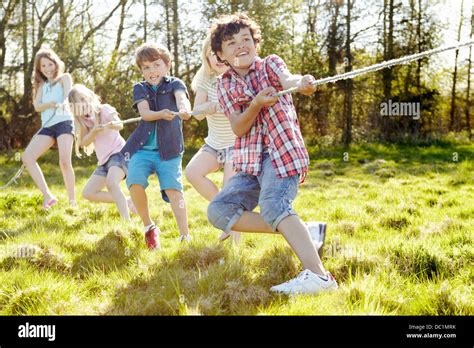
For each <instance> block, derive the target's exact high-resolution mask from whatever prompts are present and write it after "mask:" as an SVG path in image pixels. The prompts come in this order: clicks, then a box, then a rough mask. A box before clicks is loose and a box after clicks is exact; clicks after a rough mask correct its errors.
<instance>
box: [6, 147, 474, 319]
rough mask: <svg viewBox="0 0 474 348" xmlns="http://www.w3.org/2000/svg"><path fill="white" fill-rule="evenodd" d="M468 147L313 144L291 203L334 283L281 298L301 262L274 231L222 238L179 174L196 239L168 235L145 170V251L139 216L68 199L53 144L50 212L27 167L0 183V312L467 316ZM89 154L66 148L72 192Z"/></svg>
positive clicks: (473, 216)
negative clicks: (235, 243)
mask: <svg viewBox="0 0 474 348" xmlns="http://www.w3.org/2000/svg"><path fill="white" fill-rule="evenodd" d="M473 153H474V145H473V144H467V143H452V142H439V143H436V144H435V145H431V146H417V147H416V146H403V145H389V146H384V145H376V144H373V145H360V146H356V147H353V148H352V149H351V150H350V151H348V156H349V158H346V159H348V160H347V161H344V158H343V150H342V149H340V150H338V149H334V148H332V149H319V148H317V147H311V148H310V154H311V158H312V162H311V172H310V175H309V178H308V179H307V181H306V183H305V184H304V185H303V186H301V187H300V190H299V195H298V198H297V200H296V202H295V209H296V211H297V212H299V213H300V215H301V217H302V218H303V219H304V220H306V221H309V220H319V221H326V222H327V223H328V235H327V239H326V247H325V254H324V257H323V262H324V264H325V266H326V267H327V268H328V269H329V270H330V271H331V272H332V273H333V274H334V275H335V277H336V278H337V280H338V282H339V285H340V290H339V291H337V292H333V293H329V294H322V295H319V296H295V297H286V296H280V295H275V294H272V293H271V292H270V291H269V288H270V286H272V285H275V284H277V283H281V282H283V281H286V280H288V279H289V278H291V277H294V276H295V275H296V274H297V273H298V272H299V271H301V266H300V264H299V262H298V260H297V259H296V257H295V256H294V254H293V253H292V252H291V250H290V249H289V247H288V246H287V245H286V243H285V241H284V239H283V238H282V237H281V236H277V235H258V234H245V235H244V236H243V241H242V244H241V245H240V247H232V246H231V244H229V243H224V244H222V243H221V244H219V243H218V242H217V237H218V235H219V231H218V230H216V229H215V228H213V227H212V226H211V225H210V224H209V223H208V222H207V218H206V208H207V202H205V201H204V200H203V199H202V198H201V197H200V196H199V195H198V194H197V192H196V191H195V190H194V189H193V188H192V187H191V186H190V185H189V184H188V183H186V184H185V193H186V201H187V205H188V212H189V225H190V230H191V233H192V234H193V235H194V240H193V241H192V242H191V243H189V244H186V245H182V244H179V242H178V240H177V238H178V230H177V226H176V223H175V221H174V219H173V216H172V213H171V208H170V206H169V205H166V204H165V203H164V202H163V201H162V200H161V198H160V195H159V189H158V183H157V180H156V178H153V179H152V180H151V185H150V187H149V189H148V194H149V195H150V205H151V212H152V217H153V219H154V220H155V221H156V222H158V224H159V226H160V228H161V230H162V232H163V233H162V236H161V243H162V249H161V251H159V252H155V253H151V252H149V251H148V250H146V248H145V245H144V241H143V233H142V227H141V224H140V221H139V218H138V217H137V216H133V218H132V222H131V223H130V224H127V223H124V222H122V221H121V220H120V218H119V215H118V212H117V210H116V208H115V206H114V205H106V204H93V203H89V202H87V201H85V200H83V199H79V209H78V210H76V211H73V210H71V209H69V208H68V204H67V197H66V193H65V189H64V186H63V183H62V177H61V173H60V170H59V167H58V165H57V153H56V152H50V153H49V154H48V155H47V156H46V157H45V158H43V159H42V160H41V161H40V165H41V166H42V168H43V170H44V172H45V175H46V178H47V181H48V183H49V184H50V187H51V189H52V191H53V193H54V194H56V195H57V196H58V197H59V198H60V203H59V204H58V205H57V206H55V207H54V208H53V209H52V210H51V211H50V212H43V211H42V210H41V203H42V197H41V195H40V193H39V191H38V190H37V189H35V188H34V187H33V183H32V181H31V179H30V178H29V176H28V175H27V174H25V175H23V177H22V178H21V179H20V180H19V181H18V183H17V184H16V185H13V186H11V187H10V188H8V189H7V190H4V191H0V208H1V217H0V314H2V315H11V314H14V315H40V314H46V315H55V314H59V315H62V314H63V315H64V314H84V315H155V314H160V315H199V314H203V315H220V314H226V315H261V314H263V315H283V314H289V315H332V314H336V315H353V314H383V315H395V314H396V315H473V314H474V298H473V294H472V284H473V283H474V282H473V280H474V271H473V264H474V262H473V261H474V249H473V233H472V232H473V231H474V185H473V184H474V174H473V173H474V158H473ZM191 154H192V151H188V152H187V154H186V159H189V157H190V156H191ZM456 156H457V158H456ZM456 159H457V161H456ZM94 162H95V159H94V158H90V159H81V160H79V159H77V158H75V159H74V166H75V170H76V179H77V193H78V195H79V194H80V190H81V189H82V187H83V186H84V184H85V181H86V180H87V177H88V176H89V175H90V173H92V171H93V168H94V167H95V164H94ZM18 166H19V162H15V154H3V155H2V156H0V168H1V176H0V180H1V181H3V182H0V185H2V184H4V182H5V181H6V180H7V178H8V177H9V175H11V174H13V172H14V171H15V169H16V168H17V167H18ZM211 177H212V178H213V180H215V181H216V182H220V180H221V178H222V175H221V174H220V173H219V174H216V175H213V176H211ZM124 189H125V186H124Z"/></svg>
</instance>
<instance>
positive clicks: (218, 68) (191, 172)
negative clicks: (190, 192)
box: [185, 37, 240, 243]
mask: <svg viewBox="0 0 474 348" xmlns="http://www.w3.org/2000/svg"><path fill="white" fill-rule="evenodd" d="M201 58H202V65H201V67H200V68H199V70H198V72H197V73H196V76H194V79H193V81H192V84H191V88H192V89H193V91H195V92H196V98H195V99H194V111H200V112H203V114H201V115H197V116H195V118H196V119H198V120H199V121H201V120H203V119H204V118H206V119H207V125H208V136H207V137H206V138H205V139H204V142H205V144H204V146H203V147H202V148H201V149H200V150H199V151H198V152H197V153H196V154H195V155H194V157H193V158H192V159H191V161H190V162H189V163H188V165H187V167H186V170H185V175H186V178H187V179H188V181H189V182H190V183H191V185H193V187H194V188H195V189H196V190H197V191H198V192H199V193H200V194H201V196H203V197H204V198H206V199H207V200H208V201H211V200H212V199H214V197H215V196H216V195H217V193H218V192H219V188H218V187H217V186H216V185H215V184H214V183H213V182H212V181H211V180H210V179H208V178H207V177H206V176H207V175H208V174H209V173H213V172H216V171H218V170H219V169H221V168H224V180H223V181H224V185H225V184H226V183H227V181H228V180H229V179H230V178H231V177H232V176H233V175H234V174H235V172H234V170H233V162H232V161H233V150H234V143H235V137H236V136H235V134H234V132H233V131H232V128H231V126H230V122H229V120H228V119H227V117H226V116H225V115H224V113H223V112H222V110H221V108H220V106H219V101H218V99H217V91H216V87H217V76H219V75H221V74H223V73H224V72H225V71H227V69H228V66H227V65H225V64H223V63H220V62H218V61H217V58H216V56H215V54H213V53H212V52H211V42H210V37H207V38H206V39H205V40H204V43H203V47H202V52H201ZM232 235H233V240H234V241H235V242H236V243H238V242H239V241H240V233H237V232H232ZM223 237H224V236H221V238H223Z"/></svg>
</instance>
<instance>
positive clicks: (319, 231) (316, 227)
mask: <svg viewBox="0 0 474 348" xmlns="http://www.w3.org/2000/svg"><path fill="white" fill-rule="evenodd" d="M306 226H307V227H308V231H309V235H310V237H311V240H312V241H313V244H314V246H315V247H316V249H317V250H318V254H319V257H320V258H321V257H322V256H323V246H324V241H325V239H326V227H327V226H326V223H325V222H318V221H310V222H306Z"/></svg>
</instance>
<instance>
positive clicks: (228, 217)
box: [207, 153, 299, 232]
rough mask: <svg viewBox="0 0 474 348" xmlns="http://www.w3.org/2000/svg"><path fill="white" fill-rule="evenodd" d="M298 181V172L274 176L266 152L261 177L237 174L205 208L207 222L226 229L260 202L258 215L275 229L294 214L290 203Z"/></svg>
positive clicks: (229, 228)
mask: <svg viewBox="0 0 474 348" xmlns="http://www.w3.org/2000/svg"><path fill="white" fill-rule="evenodd" d="M298 182H299V176H298V175H293V176H290V177H286V178H281V179H279V178H277V176H276V172H275V169H273V166H272V163H271V160H270V156H269V155H268V153H265V154H264V155H263V166H262V172H261V174H260V176H254V175H250V174H247V173H244V172H240V173H237V174H236V175H234V176H233V177H232V178H231V179H230V180H229V182H228V183H227V185H226V186H224V188H223V189H222V191H220V192H219V193H218V194H217V196H216V197H215V198H214V200H213V201H212V202H211V203H210V204H209V207H208V208H207V216H208V219H209V222H210V223H211V224H212V225H214V226H215V227H216V228H218V229H220V230H223V231H225V232H229V231H230V230H232V226H234V225H235V223H236V222H237V221H238V220H239V219H240V217H241V216H242V214H243V212H244V211H252V210H254V209H255V208H256V207H257V205H260V215H261V216H262V218H263V219H264V220H265V222H266V223H268V224H269V225H270V226H272V229H273V231H276V229H277V227H278V224H279V223H280V222H281V221H282V220H283V219H284V218H286V217H288V216H290V215H296V212H295V211H294V210H293V208H292V203H293V201H294V199H295V197H296V194H297V192H298Z"/></svg>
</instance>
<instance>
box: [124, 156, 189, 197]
mask: <svg viewBox="0 0 474 348" xmlns="http://www.w3.org/2000/svg"><path fill="white" fill-rule="evenodd" d="M182 158H183V156H182V155H179V156H176V157H174V158H172V159H170V160H168V161H162V160H161V159H160V152H159V151H149V150H138V151H137V152H136V153H135V154H134V155H133V156H132V158H131V159H130V162H129V163H128V174H127V187H128V188H129V189H130V186H132V185H140V186H142V187H143V188H144V189H146V188H147V187H148V177H149V176H150V175H152V174H153V173H156V175H157V176H158V181H159V182H160V190H161V196H162V198H163V200H164V201H165V202H168V203H169V198H168V196H167V195H166V193H165V190H177V191H180V192H183V183H182V171H181V160H182Z"/></svg>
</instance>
